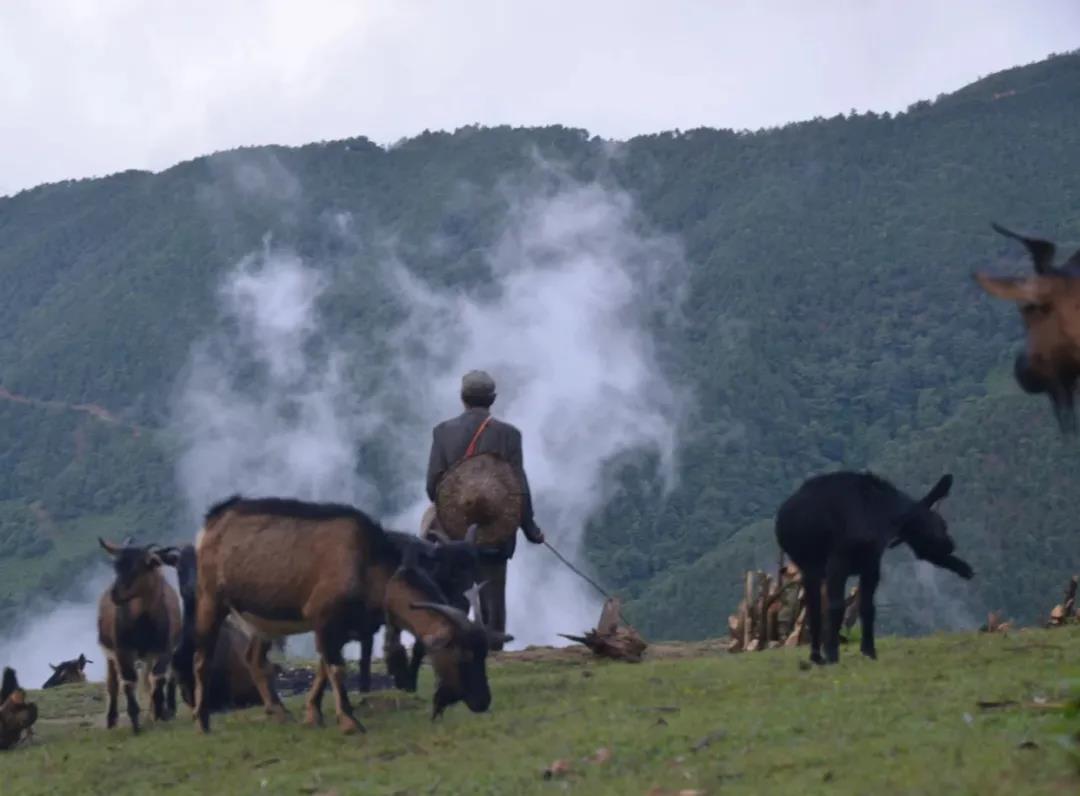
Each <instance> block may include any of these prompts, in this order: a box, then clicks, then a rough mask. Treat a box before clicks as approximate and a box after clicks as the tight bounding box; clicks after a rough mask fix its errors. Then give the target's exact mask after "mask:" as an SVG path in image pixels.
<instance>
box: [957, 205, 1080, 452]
mask: <svg viewBox="0 0 1080 796" xmlns="http://www.w3.org/2000/svg"><path fill="white" fill-rule="evenodd" d="M991 226H993V228H994V230H995V231H997V232H999V233H1000V234H1002V235H1005V236H1007V237H1010V238H1014V239H1016V240H1018V241H1020V242H1021V243H1023V244H1024V246H1026V247H1027V250H1028V252H1029V253H1030V254H1031V259H1032V262H1033V263H1034V266H1035V275H1034V276H1028V277H995V276H989V275H987V274H984V273H981V272H980V273H977V274H976V275H975V279H976V280H977V281H978V283H979V284H980V285H981V286H982V288H983V290H985V291H986V292H987V293H989V294H990V295H992V296H997V297H998V298H1001V299H1007V300H1009V301H1015V302H1016V303H1017V304H1019V305H1020V315H1021V317H1022V318H1023V321H1024V327H1025V329H1026V331H1027V346H1026V350H1025V351H1024V352H1022V353H1020V354H1017V356H1016V360H1015V362H1014V364H1013V375H1014V377H1015V378H1016V382H1017V384H1019V385H1020V388H1021V389H1022V390H1024V392H1026V393H1029V394H1033V395H1034V394H1040V393H1045V394H1046V395H1047V396H1048V397H1049V399H1050V405H1051V406H1052V407H1053V409H1054V416H1055V417H1056V418H1057V422H1058V427H1059V429H1060V430H1061V432H1062V433H1063V434H1074V433H1076V410H1075V407H1074V398H1075V390H1076V384H1077V381H1078V380H1080V251H1077V252H1076V253H1074V254H1073V255H1072V257H1070V258H1069V259H1068V260H1066V261H1065V263H1064V264H1063V265H1062V266H1060V267H1056V268H1055V267H1054V265H1053V262H1054V253H1055V249H1056V247H1055V246H1054V244H1053V243H1051V242H1049V241H1045V240H1039V239H1037V238H1027V237H1024V236H1023V235H1018V234H1016V233H1015V232H1011V231H1010V230H1007V229H1005V228H1004V227H1002V226H999V225H998V224H992V225H991Z"/></svg>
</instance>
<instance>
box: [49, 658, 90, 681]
mask: <svg viewBox="0 0 1080 796" xmlns="http://www.w3.org/2000/svg"><path fill="white" fill-rule="evenodd" d="M88 663H93V661H92V660H90V659H89V658H87V657H86V656H85V655H83V654H82V653H79V657H78V658H75V659H74V660H70V661H61V663H60V665H59V666H53V665H52V664H51V663H50V664H49V668H50V669H52V670H53V673H52V674H51V675H50V676H49V679H48V680H46V681H45V684H44V685H42V686H41V687H42V688H56V686H58V685H67V684H68V683H85V682H86V672H85V671H84V670H85V669H86V664H88Z"/></svg>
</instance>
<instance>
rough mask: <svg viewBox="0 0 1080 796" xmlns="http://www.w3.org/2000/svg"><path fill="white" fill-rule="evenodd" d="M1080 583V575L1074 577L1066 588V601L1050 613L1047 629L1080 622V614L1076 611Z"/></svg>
mask: <svg viewBox="0 0 1080 796" xmlns="http://www.w3.org/2000/svg"><path fill="white" fill-rule="evenodd" d="M1078 583H1080V575H1073V576H1072V578H1070V579H1069V583H1068V585H1067V586H1066V587H1065V599H1064V600H1063V601H1062V602H1061V603H1059V604H1058V605H1055V606H1054V608H1053V610H1052V611H1050V620H1049V621H1048V622H1047V623H1046V626H1047V627H1060V626H1061V625H1068V624H1073V623H1075V622H1077V621H1080V614H1078V613H1077V611H1076V588H1077V585H1078Z"/></svg>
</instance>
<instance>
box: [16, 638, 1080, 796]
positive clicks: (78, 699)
mask: <svg viewBox="0 0 1080 796" xmlns="http://www.w3.org/2000/svg"><path fill="white" fill-rule="evenodd" d="M879 653H880V659H879V660H878V661H877V662H869V661H866V660H863V659H862V658H861V657H860V656H858V655H846V654H845V657H844V658H842V660H841V663H840V665H839V666H836V667H830V668H814V669H813V670H809V671H806V670H803V669H802V668H801V667H800V666H799V665H798V663H799V662H800V661H802V660H803V659H804V657H805V655H806V650H805V649H797V650H773V651H770V652H765V653H755V654H744V655H729V654H727V653H726V652H723V651H721V650H720V649H719V648H718V647H716V646H711V645H708V644H702V645H688V646H681V647H680V646H669V647H666V648H655V649H654V650H653V651H652V655H651V657H650V658H649V659H648V660H646V661H645V662H643V663H641V664H639V665H628V664H617V663H611V662H598V661H597V660H596V659H594V658H591V657H586V656H585V655H581V654H578V652H577V651H576V650H566V651H562V652H561V653H555V652H553V651H551V650H543V649H539V650H533V651H526V652H523V653H510V654H503V655H501V656H500V661H499V662H498V663H496V664H495V665H494V666H493V667H492V668H491V680H492V693H493V697H494V701H493V705H492V709H491V711H490V712H489V713H487V714H483V715H474V714H469V713H468V712H467V711H465V710H464V708H462V707H461V706H457V707H455V708H453V709H451V710H450V711H449V712H448V713H447V714H446V715H445V716H444V718H443V719H441V720H440V721H439V722H437V723H432V722H431V721H430V719H429V718H428V716H429V708H428V703H429V700H430V689H431V672H430V670H429V669H427V668H426V667H425V669H424V671H423V672H422V674H421V693H420V694H419V695H414V696H407V695H402V694H399V693H397V692H383V693H378V694H374V695H371V696H370V697H369V698H368V699H367V701H366V703H365V704H364V705H363V706H362V707H361V708H360V713H359V715H360V717H361V720H362V721H364V722H365V723H366V725H367V728H368V734H367V735H365V736H359V737H344V736H342V735H340V734H339V733H338V732H337V730H336V729H334V728H332V726H328V727H326V728H324V729H321V730H313V729H309V728H306V727H303V726H300V725H297V724H293V725H285V726H281V725H274V724H270V723H268V722H267V720H266V719H265V718H264V717H263V715H262V714H261V712H260V710H258V709H253V710H247V711H242V712H238V713H234V714H231V715H229V716H227V717H224V718H218V719H217V720H216V722H215V724H214V725H213V733H214V734H213V736H212V737H200V736H198V735H196V733H195V731H194V728H193V727H192V725H191V723H190V721H189V720H188V719H187V715H188V713H187V711H186V709H185V710H183V711H182V713H181V718H180V719H179V720H178V721H176V722H174V723H172V724H168V725H160V726H153V725H149V724H148V725H147V729H146V730H145V731H144V732H143V733H142V734H141V735H140V736H138V737H133V736H132V735H131V734H130V730H129V729H127V728H126V727H125V725H124V723H123V722H124V719H123V718H122V719H121V724H120V728H119V729H117V730H113V731H112V732H110V733H108V734H107V733H106V730H104V729H103V728H102V724H103V712H104V708H103V702H102V698H103V696H102V694H103V686H102V685H101V684H88V685H86V686H65V687H62V688H60V689H56V690H52V691H48V692H33V695H32V697H33V699H36V700H37V701H38V705H39V709H40V710H41V715H42V718H41V719H40V720H39V722H38V724H37V726H36V731H37V735H36V739H35V741H34V742H33V744H32V745H30V746H29V747H25V748H21V749H17V750H14V751H12V752H7V753H4V756H3V758H2V759H3V765H4V787H5V789H10V790H11V792H13V793H16V792H17V793H20V794H27V796H29V795H30V794H36V793H55V792H79V793H115V794H120V793H144V792H146V790H147V789H158V788H164V789H168V791H169V792H171V793H206V792H210V791H213V792H229V793H253V792H259V793H274V794H295V793H319V794H346V793H366V794H399V795H400V796H405V794H430V793H478V794H479V793H492V794H502V793H519V794H529V793H550V792H554V791H558V792H570V793H589V794H608V793H611V794H616V793H617V794H646V793H649V794H661V793H663V794H676V793H679V792H680V791H681V792H683V793H687V792H690V793H701V794H716V793H735V794H740V793H762V792H775V793H793V792H800V793H829V794H834V795H835V794H855V793H877V794H893V793H905V794H911V793H980V794H995V793H1000V794H1010V795H1011V796H1014V795H1015V796H1019V795H1020V794H1029V793H1030V794H1036V793H1038V794H1052V793H1061V794H1065V793H1075V792H1076V788H1077V787H1078V786H1080V748H1078V747H1077V741H1070V740H1069V738H1068V734H1069V732H1070V731H1071V732H1076V731H1077V725H1076V719H1075V718H1073V719H1072V720H1071V724H1070V722H1069V721H1068V720H1066V719H1064V718H1063V717H1062V713H1061V709H1060V708H1057V707H1055V706H1056V705H1061V704H1063V703H1064V702H1065V701H1067V700H1068V699H1069V698H1070V696H1069V695H1070V688H1071V687H1075V686H1070V684H1069V682H1068V681H1069V678H1075V677H1076V675H1077V674H1078V671H1077V669H1076V665H1075V661H1076V660H1077V656H1078V654H1080V631H1077V630H1075V629H1062V630H1056V631H1025V632H1023V633H1018V634H1013V635H1008V636H1003V635H994V636H978V635H975V634H957V635H936V636H933V637H927V638H922V639H918V640H897V639H892V638H887V639H884V640H882V641H881V642H880V644H879ZM842 654H843V653H842ZM289 704H290V707H291V708H295V709H296V712H297V715H302V714H300V713H299V710H300V704H299V698H296V699H293V700H291V701H290V703H289ZM599 750H606V752H602V753H600V754H598V752H599ZM557 760H564V761H567V762H568V763H569V764H570V768H569V771H568V772H566V773H562V774H557V775H555V776H552V777H551V778H550V779H549V778H545V776H544V771H545V769H547V768H549V767H550V766H552V764H553V763H555V762H556V761H557Z"/></svg>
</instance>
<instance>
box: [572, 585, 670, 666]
mask: <svg viewBox="0 0 1080 796" xmlns="http://www.w3.org/2000/svg"><path fill="white" fill-rule="evenodd" d="M559 635H560V636H562V637H563V638H565V639H569V640H570V641H576V642H578V643H579V644H584V645H585V646H586V647H588V648H589V649H591V650H592V651H593V652H594V653H595V654H596V655H599V656H601V657H603V658H612V659H613V660H619V661H627V662H629V663H639V662H640V661H641V659H642V656H643V654H644V652H645V648H646V647H648V644H647V643H646V641H645V639H643V638H642V637H641V634H639V633H638V632H637V630H635V629H634V628H633V627H632V626H630V625H628V624H627V623H626V622H625V621H624V620H623V618H622V601H621V600H619V598H618V597H609V598H608V599H607V600H606V601H605V602H604V608H603V610H602V611H601V612H600V621H599V622H598V623H597V625H596V629H595V630H590V631H588V632H587V633H585V635H584V636H569V635H566V634H565V633H560V634H559Z"/></svg>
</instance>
